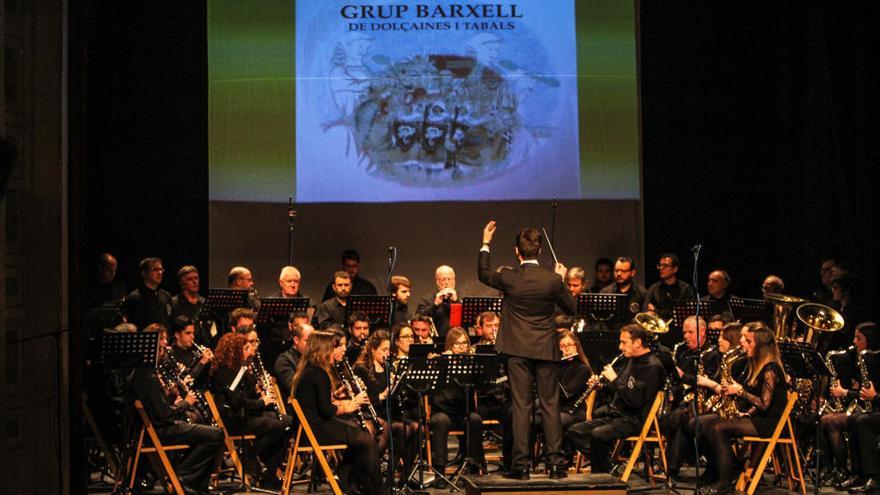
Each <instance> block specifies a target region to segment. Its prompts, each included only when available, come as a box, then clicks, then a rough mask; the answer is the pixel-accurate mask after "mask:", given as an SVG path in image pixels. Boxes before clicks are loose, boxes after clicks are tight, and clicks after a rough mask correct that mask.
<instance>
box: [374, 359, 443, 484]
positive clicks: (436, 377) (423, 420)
mask: <svg viewBox="0 0 880 495" xmlns="http://www.w3.org/2000/svg"><path fill="white" fill-rule="evenodd" d="M445 366H446V361H442V360H438V359H425V358H414V357H413V356H412V355H410V357H409V358H408V359H407V364H406V367H405V368H404V370H403V371H402V372H401V373H400V376H399V377H398V379H397V383H396V384H395V385H394V387H393V388H392V389H391V392H390V393H389V394H388V400H389V401H390V400H391V399H392V398H394V397H398V396H399V395H400V394H402V393H403V391H404V390H406V389H409V390H412V391H413V392H415V393H416V395H417V396H418V407H419V418H418V424H419V429H418V435H419V438H418V445H419V449H418V454H417V457H416V461H415V463H414V464H413V467H412V470H410V472H409V474H408V475H407V477H406V479H405V480H404V482H403V483H402V485H403V487H404V488H403V489H404V491H409V487H408V486H407V484H408V483H409V482H410V481H415V482H416V483H417V485H418V489H419V490H424V489H426V488H427V485H425V471H428V470H430V471H431V472H433V473H434V476H435V477H436V478H439V479H442V480H443V481H445V482H446V483H448V484H449V485H450V486H452V488H453V489H454V490H456V491H460V490H459V488H458V487H456V486H455V485H454V484H452V481H450V480H449V478H447V477H446V476H445V475H444V474H443V473H441V472H440V471H438V470H436V469H434V466H431V465H429V464H428V463H427V462H426V461H425V457H424V456H423V455H422V445H423V444H425V437H426V436H427V435H426V433H425V432H426V431H427V428H428V418H427V414H426V412H425V394H427V393H428V392H431V391H433V390H435V389H436V388H437V386H438V384H439V383H440V378H441V375H443V374H444V372H443V369H445ZM416 473H418V479H417V480H416V479H414V478H415V476H416Z"/></svg>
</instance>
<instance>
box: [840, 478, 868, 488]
mask: <svg viewBox="0 0 880 495" xmlns="http://www.w3.org/2000/svg"><path fill="white" fill-rule="evenodd" d="M866 481H867V480H866V479H865V478H862V477H861V476H858V475H853V477H852V478H850V479H848V480H846V481H844V482H843V483H841V484H839V485H837V486H835V487H834V488H837V489H838V490H842V491H848V490H849V489H850V488H853V487H857V486H864V484H865V482H866Z"/></svg>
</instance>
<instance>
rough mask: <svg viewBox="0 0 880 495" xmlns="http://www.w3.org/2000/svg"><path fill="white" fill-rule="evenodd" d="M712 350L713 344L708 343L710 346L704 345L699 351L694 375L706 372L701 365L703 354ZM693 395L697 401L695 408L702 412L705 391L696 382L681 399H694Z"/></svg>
mask: <svg viewBox="0 0 880 495" xmlns="http://www.w3.org/2000/svg"><path fill="white" fill-rule="evenodd" d="M714 350H715V346H714V345H710V346H708V347H706V348H705V349H703V350H702V351H700V356H699V358H698V359H697V374H696V376H700V375H705V374H706V369H705V366H704V365H703V356H705V355H706V353H708V352H712V351H714ZM695 396H696V401H697V410H698V411H699V412H701V413H702V412H703V411H704V409H703V407H704V405H705V403H706V391H705V390H703V387H700V386H698V385H696V384H695V385H694V386H693V387H689V390H688V391H687V392H686V393H685V394H684V397H682V399H681V401H682V402H688V401H691V400H694V399H695Z"/></svg>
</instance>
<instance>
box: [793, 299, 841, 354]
mask: <svg viewBox="0 0 880 495" xmlns="http://www.w3.org/2000/svg"><path fill="white" fill-rule="evenodd" d="M795 313H796V314H797V317H798V320H800V321H801V322H802V323H803V324H804V325H805V326H806V327H807V329H806V331H805V332H804V342H805V343H807V344H810V345H812V346H814V347H815V346H816V344H817V343H818V340H819V335H821V334H823V333H832V332H836V331H838V330H840V329H842V328H843V324H844V321H843V316H841V315H840V313H838V312H837V311H835V310H834V309H832V308H829V307H828V306H825V305H823V304H817V303H808V304H802V305H801V306H799V307H798V309H797V311H795Z"/></svg>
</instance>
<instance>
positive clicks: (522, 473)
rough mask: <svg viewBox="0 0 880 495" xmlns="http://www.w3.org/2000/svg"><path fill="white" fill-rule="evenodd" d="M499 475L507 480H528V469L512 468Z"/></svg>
mask: <svg viewBox="0 0 880 495" xmlns="http://www.w3.org/2000/svg"><path fill="white" fill-rule="evenodd" d="M501 476H502V477H504V478H507V479H509V480H528V479H529V470H528V469H527V468H514V469H511V470H510V471H508V472H506V473H504V474H502V475H501Z"/></svg>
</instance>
